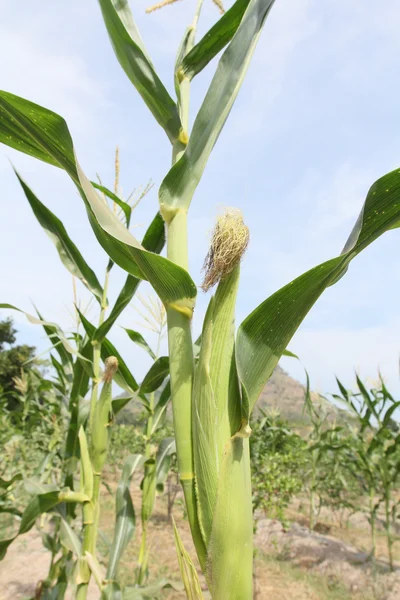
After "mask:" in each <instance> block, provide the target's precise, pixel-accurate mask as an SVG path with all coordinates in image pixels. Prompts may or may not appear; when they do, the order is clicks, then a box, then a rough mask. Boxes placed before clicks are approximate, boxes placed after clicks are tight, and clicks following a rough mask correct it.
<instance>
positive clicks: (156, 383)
mask: <svg viewBox="0 0 400 600" xmlns="http://www.w3.org/2000/svg"><path fill="white" fill-rule="evenodd" d="M168 375H169V357H168V356H161V357H160V358H158V359H157V360H156V361H155V362H154V363H153V364H152V365H151V367H150V369H149V371H148V372H147V373H146V375H145V376H144V379H143V381H142V383H141V385H140V393H141V394H150V393H151V392H154V391H155V390H157V389H158V388H159V387H160V385H161V384H162V383H163V381H164V380H165V379H166V378H167V377H168Z"/></svg>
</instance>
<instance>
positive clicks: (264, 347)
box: [236, 170, 400, 408]
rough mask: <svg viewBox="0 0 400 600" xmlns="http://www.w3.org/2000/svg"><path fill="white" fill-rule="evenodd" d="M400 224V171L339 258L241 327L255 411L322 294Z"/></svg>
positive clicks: (373, 198)
mask: <svg viewBox="0 0 400 600" xmlns="http://www.w3.org/2000/svg"><path fill="white" fill-rule="evenodd" d="M399 225H400V170H396V171H392V172H391V173H388V174H387V175H385V176H384V177H382V178H381V179H378V181H376V182H375V183H374V184H373V185H372V187H371V189H370V190H369V192H368V195H367V198H366V200H365V203H364V206H363V209H362V211H361V214H360V216H359V218H358V220H357V222H356V224H355V226H354V229H353V231H352V233H351V235H350V237H349V239H348V240H347V242H346V245H345V247H344V249H343V252H342V254H341V255H340V256H338V257H337V258H333V259H331V260H328V261H327V262H324V263H322V264H321V265H318V266H317V267H314V268H313V269H311V270H310V271H307V272H306V273H304V274H303V275H301V276H300V277H298V278H297V279H294V280H293V281H292V282H291V283H289V284H288V285H286V286H284V287H283V288H281V289H280V290H279V291H277V292H276V293H275V294H273V295H272V296H270V297H269V298H268V299H267V300H265V301H264V302H263V303H262V304H260V305H259V306H258V307H257V308H256V309H255V310H254V311H253V312H252V313H251V314H250V315H249V316H248V317H247V318H246V319H245V320H244V321H243V323H242V324H241V325H240V327H239V329H238V332H237V341H236V361H237V366H238V373H239V377H240V379H241V381H242V384H243V385H244V387H245V388H246V390H247V394H248V396H249V400H250V408H252V407H253V406H254V404H255V402H256V401H257V399H258V396H259V394H260V392H261V390H262V389H263V387H264V385H265V383H266V381H267V380H268V379H269V377H270V376H271V373H272V371H273V370H274V368H275V366H276V364H277V362H278V360H279V358H280V357H281V356H282V353H283V351H284V350H285V348H286V346H287V345H288V343H289V342H290V340H291V338H292V336H293V334H294V333H295V332H296V331H297V329H298V327H299V326H300V324H301V322H302V321H303V319H304V317H305V316H306V315H307V313H308V311H309V310H310V309H311V307H312V306H313V305H314V303H315V302H316V301H317V300H318V298H319V297H320V295H321V294H322V292H323V291H324V290H325V289H326V288H327V287H328V286H330V285H333V284H334V283H336V282H337V281H338V280H339V279H340V278H341V277H342V276H343V275H344V274H345V272H346V270H347V268H348V265H349V263H350V261H351V260H352V259H353V258H354V257H355V256H357V254H359V253H360V252H361V251H362V250H364V248H366V247H367V246H369V244H371V243H372V242H373V241H374V240H376V239H377V238H378V237H379V236H380V235H382V234H383V233H384V232H385V231H388V230H390V229H394V228H396V227H398V226H399Z"/></svg>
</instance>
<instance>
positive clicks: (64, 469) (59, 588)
mask: <svg viewBox="0 0 400 600" xmlns="http://www.w3.org/2000/svg"><path fill="white" fill-rule="evenodd" d="M18 179H19V181H20V183H21V186H22V189H23V191H24V192H25V196H26V198H27V200H28V202H29V204H30V206H31V208H32V210H33V212H34V214H35V216H36V217H37V219H38V221H39V223H40V225H42V227H43V228H44V229H45V231H46V233H47V234H48V235H49V237H50V239H51V240H52V241H53V243H54V244H55V246H56V249H57V251H58V254H59V257H60V259H61V261H62V262H63V264H64V266H66V267H67V269H68V270H69V271H70V272H71V273H72V275H73V282H74V299H75V309H74V313H75V315H76V317H77V323H76V330H75V331H73V332H72V333H70V334H65V333H64V331H62V329H61V328H60V327H59V326H58V325H57V324H54V323H49V322H47V321H45V320H44V319H43V317H42V316H41V314H40V313H39V312H38V311H37V317H35V316H33V315H29V314H28V313H26V316H27V317H28V320H29V321H30V322H32V323H34V324H40V325H42V326H43V328H44V330H45V332H46V334H47V336H48V339H49V342H50V344H51V348H50V352H51V353H50V358H51V364H52V367H53V370H54V375H55V376H54V378H53V379H52V381H49V380H45V379H43V377H41V376H39V375H40V374H37V375H36V379H38V381H39V384H40V391H41V392H43V390H44V389H46V390H47V391H49V387H50V389H51V395H50V397H51V399H52V401H49V399H48V398H45V400H44V401H45V402H46V410H47V411H51V409H52V407H53V406H55V408H56V409H57V410H53V412H51V414H50V417H51V419H52V424H51V425H52V435H51V437H50V436H47V437H46V436H44V439H43V443H44V445H45V449H44V450H47V452H46V451H45V458H44V459H43V460H42V461H40V462H39V461H38V455H37V454H35V456H34V457H33V458H32V457H31V458H32V460H31V462H34V463H35V462H36V464H35V465H34V466H35V468H34V470H33V473H30V475H33V476H34V480H29V479H27V478H26V475H27V473H23V474H21V473H17V474H16V475H14V476H13V477H12V478H11V479H4V480H2V481H3V484H4V485H3V486H2V512H7V513H9V514H14V515H20V514H21V513H20V511H19V508H17V503H16V501H15V502H10V498H11V496H12V491H13V488H14V487H15V485H20V484H21V479H22V475H24V486H25V488H27V489H28V491H29V492H30V493H31V495H32V499H31V502H30V503H29V504H28V506H27V507H26V509H25V511H24V512H23V513H22V522H21V524H20V527H19V530H18V532H17V535H18V534H20V533H24V532H25V531H28V529H30V528H31V527H32V526H33V525H34V523H35V520H36V517H37V516H39V515H40V514H41V513H51V515H50V518H51V521H52V524H53V527H52V533H51V534H50V533H42V538H43V541H44V544H45V546H46V548H47V549H48V550H49V551H50V552H51V563H50V569H49V574H48V576H47V577H46V579H45V580H44V581H43V582H41V583H40V585H39V587H38V590H39V591H38V594H39V592H40V597H42V598H47V597H49V598H50V597H55V595H56V596H57V598H62V597H63V596H64V594H65V591H66V588H67V585H66V581H67V573H71V564H73V563H74V560H75V559H76V557H78V558H79V562H78V563H77V566H76V567H75V572H74V574H73V576H71V581H73V582H74V583H77V594H76V596H77V598H84V597H86V594H87V588H88V584H89V580H90V576H91V573H92V570H93V572H95V573H96V574H97V576H98V575H99V572H100V567H99V565H98V562H97V559H96V546H97V543H96V542H97V535H98V523H99V514H100V513H99V511H100V504H99V494H100V484H101V479H102V469H103V466H104V462H105V460H106V457H107V452H108V437H109V429H110V428H109V425H111V422H112V417H113V415H116V414H117V413H118V412H119V411H120V410H121V409H122V408H123V407H124V406H125V405H126V404H127V403H128V402H129V401H130V400H131V399H132V398H134V397H135V398H139V399H140V400H141V401H142V402H143V403H144V404H145V406H147V404H148V403H147V399H146V396H145V392H147V391H150V392H151V391H152V390H153V389H157V388H158V387H159V385H160V384H161V383H162V382H163V381H164V379H165V377H166V375H167V374H168V368H167V369H166V368H165V359H164V361H161V363H157V364H155V365H153V367H152V368H151V369H150V371H149V373H148V374H147V375H146V377H145V378H144V380H143V382H142V385H141V386H139V385H138V384H137V382H136V380H135V378H134V376H133V375H132V373H131V372H130V370H129V369H128V367H127V366H126V363H125V362H124V361H123V359H122V357H121V356H120V355H119V353H118V352H117V350H116V348H115V347H114V346H113V345H112V344H111V342H110V341H109V340H108V339H107V337H106V335H107V334H108V332H109V331H110V329H111V327H112V326H113V325H114V322H115V321H116V319H117V318H118V316H119V315H120V314H121V313H122V311H123V310H124V309H125V307H126V306H127V305H128V304H129V302H130V301H131V299H132V297H133V295H134V294H135V292H136V290H137V287H138V285H139V282H140V280H139V279H137V278H134V277H132V276H130V275H128V278H127V281H126V283H125V285H124V287H123V289H122V290H121V293H120V294H119V296H118V298H117V300H116V303H115V305H114V307H113V309H112V310H111V312H110V314H109V316H108V318H105V316H106V309H107V288H108V282H109V276H110V271H111V269H112V268H113V265H114V263H113V262H112V261H111V260H108V264H107V267H106V270H105V279H104V286H103V288H102V287H101V286H100V284H99V282H98V280H97V277H96V275H95V274H94V272H93V271H92V270H91V269H90V267H89V266H88V264H87V263H86V262H85V260H84V258H83V257H82V255H81V254H80V252H79V250H78V248H77V247H76V246H75V245H74V243H73V242H72V240H71V239H70V238H69V236H68V233H67V231H66V230H65V228H64V226H63V224H62V223H61V221H60V220H59V219H58V218H57V217H56V216H55V215H54V214H53V213H52V212H51V211H50V210H49V209H48V208H47V207H46V206H45V205H44V204H43V203H41V202H40V201H39V199H38V198H37V197H36V196H35V195H34V193H33V192H32V190H31V189H30V188H29V187H28V186H27V184H26V183H25V182H23V181H22V179H21V178H20V177H18ZM118 181H119V155H118V150H117V153H116V160H115V184H114V192H110V190H108V189H107V188H105V187H104V186H103V185H102V184H101V183H100V184H93V185H95V186H96V188H97V189H98V190H99V191H100V192H101V193H102V195H103V201H104V203H107V198H109V199H110V200H111V201H112V207H111V209H112V211H113V214H115V215H116V218H119V219H121V221H122V222H123V225H124V226H125V227H126V228H128V227H129V225H130V219H131V213H132V210H133V208H135V206H136V205H137V203H138V202H139V201H140V200H141V199H142V198H143V197H144V195H146V193H147V192H148V191H149V186H146V187H145V188H144V190H142V191H141V190H139V193H137V194H136V195H135V196H133V200H131V202H130V203H128V202H125V201H124V200H122V199H121V197H120V195H117V194H119V189H118ZM118 210H120V213H119V214H118ZM145 242H146V243H147V244H148V246H149V247H150V248H153V249H154V250H155V251H159V250H161V248H162V246H163V244H164V232H163V229H162V228H160V227H159V226H158V220H157V219H155V221H154V222H153V223H152V225H151V227H150V228H149V230H148V232H147V233H146V235H145V241H144V243H145ZM76 278H79V279H80V280H81V282H82V283H83V284H84V285H85V286H86V287H87V288H88V289H89V290H90V291H91V292H92V294H93V296H94V297H95V298H96V299H97V300H98V302H99V306H100V314H99V321H98V327H95V326H93V325H92V324H91V323H90V322H89V320H88V319H87V317H86V316H85V314H84V312H85V311H82V310H81V309H80V308H79V306H78V300H77V295H76V285H75V279H76ZM0 307H1V308H6V309H12V310H19V309H17V308H16V307H14V306H11V305H8V304H2V305H0ZM81 308H82V307H81ZM81 325H83V329H84V335H82V334H81V333H80V331H79V330H80V327H81ZM101 360H103V362H104V364H105V365H106V364H107V363H109V362H110V361H112V362H113V364H114V367H112V365H109V366H108V368H107V369H106V373H105V378H106V380H105V382H104V385H103V390H102V393H101V395H100V397H99V395H98V388H99V385H100V380H101V377H102V376H101V371H100V364H101ZM118 363H119V369H117V368H116V365H117V364H118ZM160 367H162V368H161V369H160ZM107 373H108V375H107ZM110 374H112V375H114V378H115V379H116V380H117V383H118V384H119V386H120V387H121V388H122V389H123V390H124V391H125V396H123V397H118V398H116V399H114V400H112V398H111V379H110V377H111V375H110ZM34 375H35V373H34V372H33V371H32V370H31V371H30V372H29V373H28V374H24V373H21V376H20V377H19V378H14V379H15V387H16V391H18V402H19V404H22V405H23V410H22V411H21V415H22V417H21V419H22V421H21V423H22V424H23V425H24V424H25V423H27V422H28V421H27V414H28V411H29V410H30V414H29V416H30V418H29V423H30V424H31V423H32V422H33V419H32V414H31V413H32V410H31V409H32V407H33V406H34V405H35V406H36V407H37V408H38V410H39V412H40V421H41V423H42V424H43V423H44V422H45V414H44V413H43V411H40V406H39V405H38V400H37V398H36V396H37V391H38V390H37V389H36V388H38V385H36V387H35V388H33V387H32V385H28V384H29V382H32V381H33V379H32V377H33V376H34ZM90 382H91V385H90ZM90 387H91V392H90V399H89V400H87V399H86V395H87V393H88V391H89V388H90ZM9 397H10V395H9V394H8V395H7V400H6V402H9ZM169 398H170V394H169V391H168V388H167V390H166V393H164V395H163V399H162V403H161V404H160V406H162V410H161V412H160V407H158V410H159V413H160V414H159V415H158V417H157V422H158V423H159V421H160V419H161V417H162V414H163V412H164V411H165V408H166V405H167V402H168V400H169ZM5 409H7V407H5ZM8 413H9V411H8ZM8 413H7V411H6V416H9V415H8ZM16 414H17V413H16V412H15V411H14V413H13V415H12V418H13V420H15V415H16ZM9 418H11V417H9ZM54 419H55V420H56V421H54ZM60 425H62V426H63V427H61V430H60ZM85 431H86V432H85ZM63 432H65V439H64V440H63V439H62V433H63ZM24 433H27V431H25V430H24V431H22V434H24ZM56 436H57V440H55V439H54V438H55V437H56ZM14 437H15V436H14ZM18 437H19V438H21V437H22V441H23V438H24V435H22V436H21V435H20V436H18ZM35 440H36V442H37V441H38V440H37V439H36V437H35ZM167 442H168V443H167V445H166V444H165V443H164V444H162V445H161V446H162V447H160V452H159V456H158V461H157V469H156V472H157V481H158V484H159V485H162V483H163V480H164V478H165V475H166V467H167V465H168V461H169V456H170V451H171V446H172V444H171V441H170V440H168V441H167ZM63 446H64V447H63ZM14 447H15V444H14ZM23 448H24V446H23V444H22V443H21V444H18V449H19V451H20V452H22V450H23ZM27 454H28V453H27ZM22 458H23V461H22V463H23V464H24V463H25V462H27V460H26V459H27V457H25V456H23V457H22ZM38 462H39V464H37V463H38ZM143 462H144V459H142V457H141V456H137V455H132V456H128V458H127V459H126V462H125V466H124V469H123V474H122V479H121V482H120V487H121V486H122V487H121V491H120V492H119V493H117V498H116V510H117V518H116V525H115V532H114V541H113V542H112V545H111V551H110V557H109V563H108V568H107V573H105V574H104V577H102V578H101V581H100V580H98V584H99V587H100V589H101V590H102V592H104V594H105V595H106V596H107V594H109V593H110V590H111V591H112V593H117V591H118V590H119V586H118V583H117V581H116V577H117V567H118V562H119V560H120V558H121V555H122V552H123V550H124V549H125V547H126V545H127V543H128V542H129V540H130V539H131V537H132V535H133V532H134V522H135V515H134V511H133V505H132V502H131V500H130V496H129V484H130V481H131V478H132V475H133V472H134V470H135V469H137V468H139V467H140V466H141V465H142V463H143ZM23 464H22V465H21V468H23ZM79 464H80V471H81V481H80V484H79V485H77V483H76V480H75V479H76V478H75V472H76V470H77V468H78V466H79ZM120 487H119V488H118V490H120ZM47 493H49V501H48V502H47V501H46V499H44V498H47V496H46V494H47ZM4 497H5V500H4ZM77 503H78V504H81V505H82V512H83V531H82V543H81V540H80V539H79V535H78V536H77V535H76V533H75V531H76V529H77V527H76V524H75V517H76V506H77ZM121 513H122V514H123V518H122V519H121V517H120V516H119V515H120V514H121ZM27 519H28V522H27ZM14 539H15V536H13V537H10V538H8V539H5V540H2V541H0V554H1V555H2V556H3V555H4V554H5V552H6V550H7V547H8V545H9V544H10V543H12V541H13V540H14ZM60 553H61V556H59V554H60ZM57 556H58V558H57V560H56V557H57ZM103 580H104V581H103ZM109 580H110V581H111V582H112V584H108V583H107V582H108V581H109ZM157 585H158V586H159V587H160V585H161V587H163V585H164V584H160V583H157V582H156V583H155V584H153V588H154V589H155V588H156V587H157ZM110 586H111V587H110Z"/></svg>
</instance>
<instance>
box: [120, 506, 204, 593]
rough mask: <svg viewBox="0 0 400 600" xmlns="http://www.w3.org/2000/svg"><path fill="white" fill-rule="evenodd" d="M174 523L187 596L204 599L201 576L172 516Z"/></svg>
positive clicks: (177, 550) (177, 551)
mask: <svg viewBox="0 0 400 600" xmlns="http://www.w3.org/2000/svg"><path fill="white" fill-rule="evenodd" d="M172 523H173V526H174V537H175V547H176V553H177V555H178V562H179V569H180V572H181V578H182V582H183V585H184V587H185V592H186V597H187V599H188V600H203V592H202V591H201V585H200V581H199V576H198V575H197V571H196V567H195V566H194V564H193V561H192V559H191V558H190V556H189V554H188V553H187V551H186V549H185V546H184V545H183V542H182V539H181V536H180V535H179V531H178V528H177V526H176V523H175V519H174V518H172ZM124 600H125V598H124ZM129 600H130V599H129Z"/></svg>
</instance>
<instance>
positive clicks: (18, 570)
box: [0, 478, 400, 600]
mask: <svg viewBox="0 0 400 600" xmlns="http://www.w3.org/2000/svg"><path fill="white" fill-rule="evenodd" d="M109 486H110V489H109V490H106V489H104V492H103V494H102V516H101V522H100V526H101V530H102V531H103V540H104V541H103V543H102V544H100V553H99V559H100V562H102V561H103V562H104V564H106V560H107V557H106V551H105V548H106V546H107V544H106V541H105V540H106V539H107V538H108V539H110V537H111V535H112V531H113V526H114V500H113V496H112V491H113V490H114V489H115V483H114V481H113V480H112V478H110V481H109ZM131 493H132V498H133V502H134V505H135V509H136V514H137V522H138V523H137V528H136V533H135V536H134V539H133V540H132V542H131V544H130V545H129V546H128V548H127V550H126V552H125V554H124V557H123V560H122V561H121V565H120V568H121V579H122V582H123V583H124V584H127V585H131V584H133V583H134V578H135V565H136V562H137V556H138V549H139V542H140V535H141V531H140V518H139V516H140V490H139V481H134V483H133V485H132V489H131ZM174 517H175V519H176V522H177V526H178V529H179V531H180V534H181V537H182V540H183V543H184V545H185V547H186V549H187V551H188V552H189V554H190V556H191V557H192V558H193V560H194V559H195V552H194V547H193V544H192V541H191V537H190V532H189V527H188V523H187V521H186V519H185V518H184V513H183V503H182V499H181V497H180V496H179V494H178V497H177V501H176V503H175V505H174ZM290 519H291V525H290V526H288V527H287V528H286V529H285V528H284V527H283V526H282V524H281V523H280V522H279V521H274V520H270V519H265V518H261V519H259V520H258V526H257V531H256V535H255V549H256V550H255V564H254V566H255V569H254V599H255V600H264V599H268V600H287V599H290V600H350V599H352V600H399V599H400V568H399V570H398V571H397V572H395V573H393V574H390V573H389V571H388V567H387V560H386V554H385V548H384V543H383V536H382V537H381V538H379V536H378V542H379V544H378V560H377V561H376V563H375V564H373V563H372V562H371V560H370V556H369V554H368V541H369V540H368V523H367V522H366V521H365V519H364V518H363V517H360V516H357V515H355V516H354V518H353V519H350V520H349V521H348V522H347V523H346V526H345V527H340V526H338V525H337V524H336V523H335V519H334V518H333V517H332V515H329V514H326V515H322V516H321V522H322V525H321V529H322V530H323V531H324V532H323V533H317V532H311V531H310V530H309V529H308V528H307V527H306V526H304V522H305V517H304V515H303V514H302V513H301V511H298V510H295V509H293V508H292V510H291V511H290ZM327 533H328V534H327ZM398 545H399V546H400V544H398ZM149 546H150V560H149V573H150V575H149V581H154V580H157V579H159V578H161V577H168V578H170V579H174V580H176V581H179V580H180V574H179V567H178V563H177V558H176V552H175V545H174V537H173V530H172V525H171V523H170V522H169V520H168V517H167V502H166V498H165V497H159V498H158V499H157V502H156V508H155V512H154V515H153V518H152V522H151V526H150V527H149ZM399 552H400V550H399V548H397V549H396V553H399ZM397 556H398V554H397ZM48 567H49V552H48V551H47V550H46V549H45V548H44V547H43V545H42V542H41V538H40V533H39V531H38V529H33V530H31V531H30V532H29V533H27V534H25V535H24V536H21V537H20V538H18V539H17V540H16V542H14V543H13V544H12V545H11V546H10V548H9V550H8V552H7V555H6V557H5V559H4V560H3V561H2V562H1V563H0V600H23V599H26V598H32V597H34V594H35V588H36V585H37V583H38V581H40V580H41V579H43V578H45V576H46V574H47V570H48ZM399 567H400V561H399ZM200 580H201V582H202V586H203V588H204V590H205V589H206V586H205V582H204V579H203V578H202V576H200ZM206 597H207V594H205V598H206ZM98 598H99V591H98V589H97V587H96V585H95V584H91V587H90V590H89V595H88V599H89V600H98ZM162 598H165V599H168V600H184V598H185V594H184V593H183V592H176V591H173V590H169V591H167V590H165V591H164V592H163V595H162ZM68 600H72V595H71V593H69V595H68ZM227 600H229V599H227Z"/></svg>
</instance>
